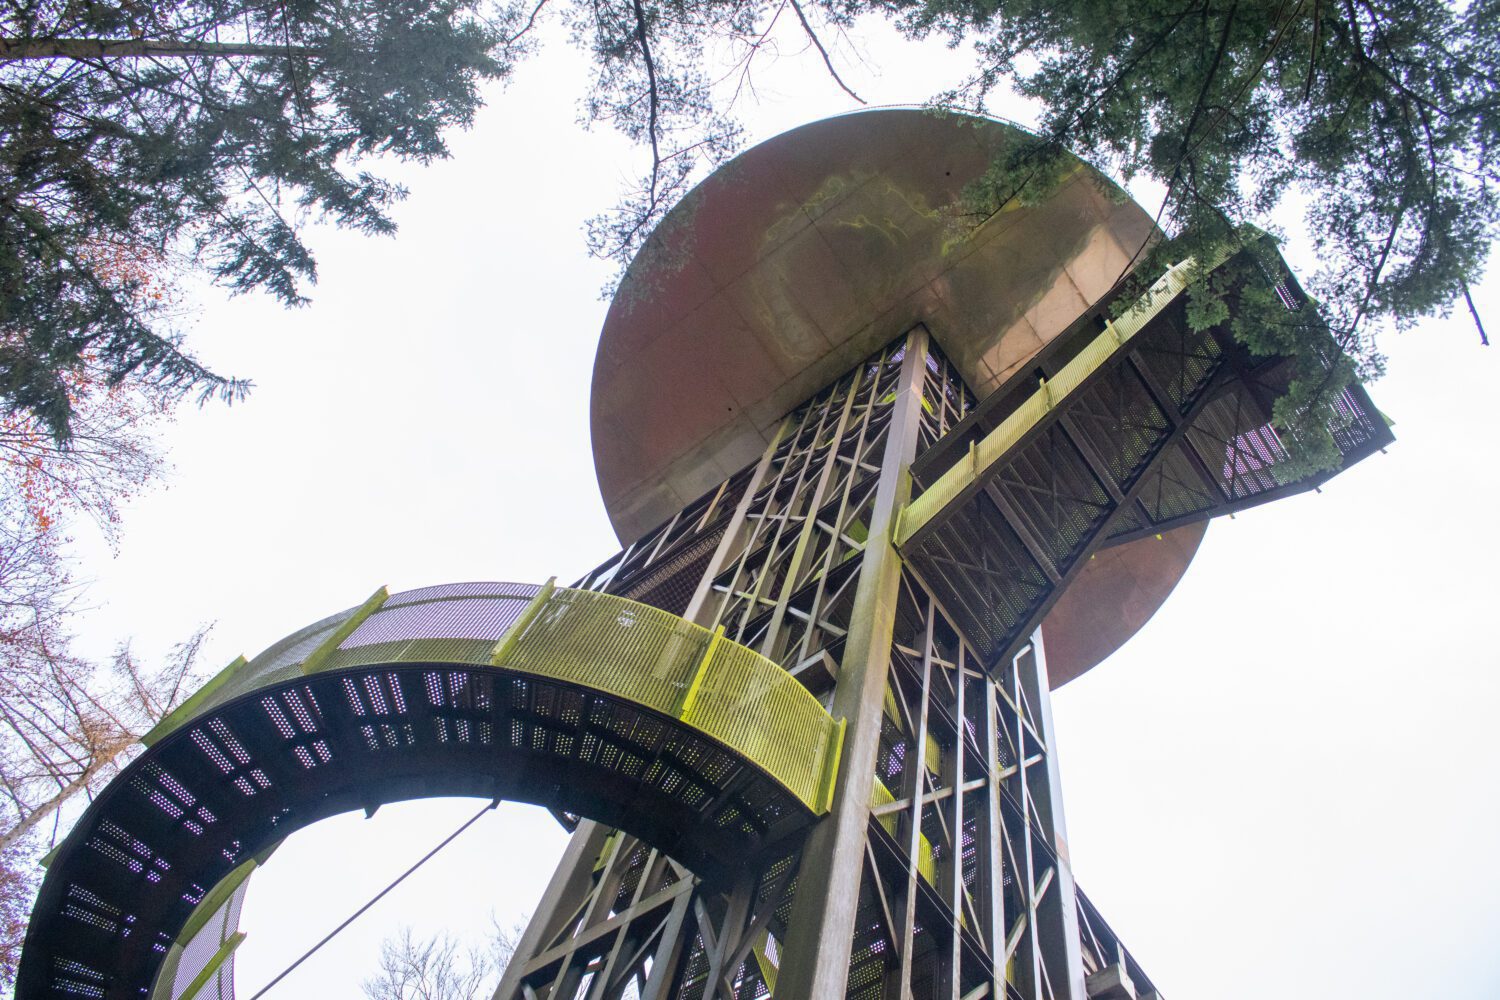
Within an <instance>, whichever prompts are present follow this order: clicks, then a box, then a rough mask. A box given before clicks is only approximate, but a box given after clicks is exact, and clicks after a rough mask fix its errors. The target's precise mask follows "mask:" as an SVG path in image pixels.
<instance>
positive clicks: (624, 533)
mask: <svg viewBox="0 0 1500 1000" xmlns="http://www.w3.org/2000/svg"><path fill="white" fill-rule="evenodd" d="M1019 135H1020V133H1019V132H1018V131H1017V130H1015V129H1014V128H1011V127H1010V126H1007V125H1004V124H1001V123H999V122H995V121H990V120H987V119H979V118H971V117H963V116H957V115H946V114H937V113H933V112H928V111H920V110H914V109H897V110H879V111H867V112H860V113H857V114H851V115H845V116H842V117H838V118H831V119H828V120H825V121H820V122H815V123H813V124H811V125H806V126H803V127H801V128H797V129H793V130H792V131H790V132H786V133H784V134H782V135H779V136H777V137H775V138H773V139H770V140H768V141H766V142H764V143H761V144H760V145H758V146H756V147H754V148H753V149H750V150H748V151H747V152H745V153H742V154H741V155H739V156H737V157H735V158H734V159H733V160H732V161H730V162H729V163H727V164H725V165H724V166H723V167H721V168H719V169H718V170H717V171H716V172H715V173H714V174H713V175H712V176H710V177H709V178H708V179H707V180H705V181H704V182H703V183H702V184H700V185H698V187H697V188H696V189H694V190H693V191H692V192H691V193H690V194H689V195H688V196H687V197H686V198H685V199H684V200H683V201H682V203H681V204H679V205H678V206H677V207H676V208H674V209H673V210H672V211H671V212H670V213H669V214H668V216H667V218H666V219H665V220H664V221H663V223H662V224H661V226H660V227H659V229H658V232H657V235H656V236H655V237H654V238H653V242H652V244H651V245H649V246H648V247H647V249H646V250H645V251H643V252H642V253H641V255H640V256H638V257H637V258H636V260H635V261H634V262H633V263H632V264H631V266H630V269H629V271H628V272H627V274H626V276H625V279H624V281H623V282H622V284H621V286H620V290H619V292H618V293H617V294H616V296H615V299H614V302H613V304H612V305H611V307H610V310H609V314H608V317H607V318H606V320H605V324H604V331H603V334H602V336H601V338H600V343H599V352H598V355H597V357H596V358H595V361H594V383H593V397H592V401H591V420H592V430H593V445H594V463H595V466H596V470H597V472H598V476H599V486H600V489H601V491H602V492H603V494H604V503H605V507H606V509H607V510H608V512H609V516H610V520H611V522H612V523H613V525H614V527H615V531H616V533H617V534H618V535H619V536H620V538H621V540H622V541H624V542H630V541H632V540H634V539H636V538H638V537H640V536H641V535H642V534H644V533H645V532H646V531H648V530H650V529H651V528H652V527H654V526H655V525H657V524H659V523H660V522H662V521H664V520H666V519H667V518H669V517H671V516H672V515H673V514H674V513H676V512H677V511H678V510H680V509H681V508H682V507H684V506H686V505H687V504H688V503H691V502H692V501H693V500H695V499H696V498H698V497H699V496H701V495H702V494H703V493H704V492H705V491H707V490H709V489H712V488H713V487H715V486H717V485H718V484H719V483H720V482H722V481H723V480H724V479H725V478H727V477H728V476H730V475H732V474H733V473H735V472H737V471H739V470H740V469H742V468H744V467H745V466H746V465H748V464H749V463H750V462H753V461H754V460H755V459H757V458H758V457H759V456H760V454H761V452H762V451H763V450H764V448H765V445H766V443H767V441H768V440H769V436H770V435H771V434H772V433H774V430H775V428H776V426H777V424H778V423H779V421H780V420H781V418H782V417H784V416H785V415H786V414H787V413H788V412H789V411H790V410H792V409H793V408H794V407H796V406H797V405H798V404H799V403H801V402H803V401H804V400H806V399H807V398H808V397H810V396H811V395H812V394H814V393H815V392H816V391H817V390H819V389H820V388H822V387H823V386H825V385H827V384H828V383H830V382H832V381H833V380H834V379H836V378H838V377H839V376H840V375H842V374H843V373H844V372H846V371H847V370H848V369H850V368H851V367H853V366H854V365H855V364H857V363H858V362H859V361H861V360H862V359H863V358H865V357H866V356H868V355H869V354H871V353H873V352H874V351H875V350H877V349H878V348H880V347H881V346H882V345H884V344H885V343H887V342H889V341H890V340H892V339H894V338H895V337H897V336H899V335H900V334H902V333H904V332H906V331H907V330H908V329H910V328H911V327H912V326H913V325H914V324H916V323H924V324H926V326H927V329H928V331H929V332H930V333H931V335H932V337H933V339H934V340H935V341H936V343H937V345H938V347H939V348H940V349H941V350H942V351H943V353H944V354H945V355H947V356H948V358H950V359H951V360H952V361H953V362H954V363H955V364H956V365H957V366H958V369H959V371H960V372H961V373H962V375H963V377H964V378H965V380H966V381H967V382H968V384H969V386H970V388H972V389H973V390H974V392H975V393H976V395H978V396H980V397H983V396H984V395H985V394H987V393H988V392H989V391H990V390H991V389H993V388H995V387H996V386H997V385H999V384H1000V383H1001V382H1002V381H1003V380H1004V379H1005V378H1007V377H1008V376H1009V375H1011V374H1012V373H1013V372H1015V371H1016V370H1017V369H1018V368H1019V367H1020V366H1021V365H1023V364H1025V363H1026V361H1027V360H1028V359H1030V358H1031V357H1032V356H1034V355H1035V354H1036V352H1037V351H1038V350H1040V349H1041V347H1042V346H1043V345H1044V344H1046V343H1047V341H1049V340H1051V339H1052V338H1054V337H1056V336H1057V335H1058V334H1060V333H1061V332H1062V331H1063V330H1065V329H1066V328H1067V327H1068V325H1069V324H1070V323H1072V322H1073V320H1075V319H1076V318H1077V317H1078V316H1079V315H1080V314H1081V313H1083V312H1084V311H1085V310H1087V309H1088V308H1089V307H1090V306H1091V305H1093V304H1094V303H1095V302H1096V301H1097V300H1098V299H1099V298H1101V297H1102V296H1103V295H1104V294H1105V293H1106V292H1107V291H1108V290H1109V289H1110V287H1111V286H1112V285H1113V284H1114V282H1115V281H1116V279H1118V278H1119V277H1120V275H1121V273H1122V272H1123V271H1124V270H1125V269H1126V267H1127V266H1129V263H1130V261H1131V260H1132V259H1133V257H1134V256H1135V254H1136V250H1137V249H1138V248H1139V247H1140V246H1141V243H1142V241H1144V240H1146V239H1147V238H1148V236H1149V234H1150V232H1151V227H1152V223H1151V219H1150V217H1149V216H1148V215H1147V214H1146V213H1145V212H1144V211H1142V210H1141V208H1140V207H1139V206H1137V205H1136V204H1135V203H1134V202H1132V201H1130V200H1129V199H1128V198H1126V197H1124V196H1123V194H1122V193H1121V192H1120V191H1119V190H1118V189H1115V188H1113V187H1112V186H1111V185H1110V184H1109V182H1108V181H1106V180H1104V179H1103V178H1102V177H1100V175H1098V174H1097V173H1096V172H1095V171H1093V170H1092V169H1091V168H1088V167H1086V166H1084V165H1082V164H1080V165H1079V169H1078V170H1077V172H1076V173H1075V174H1074V176H1073V177H1072V178H1070V179H1069V180H1068V181H1067V182H1066V183H1064V184H1063V185H1062V186H1061V187H1060V189H1059V190H1057V191H1056V192H1055V193H1054V194H1053V195H1052V196H1051V197H1050V198H1048V199H1046V200H1045V201H1044V202H1043V203H1041V204H1038V205H1028V206H1024V207H1023V206H1011V207H1008V208H1007V209H1006V210H1005V211H1003V212H1001V213H1000V214H999V215H997V216H996V217H994V218H993V219H991V220H989V221H988V222H986V223H985V224H984V225H983V226H982V227H981V228H979V229H978V230H977V231H972V232H967V233H964V232H961V231H959V230H958V229H957V227H956V226H955V224H954V220H953V215H952V213H951V207H952V206H953V205H954V204H955V202H956V200H957V199H958V197H959V196H960V194H961V192H962V191H963V189H964V187H965V186H966V185H967V184H968V183H970V182H971V181H973V180H975V179H976V178H977V177H979V176H980V175H981V174H982V173H983V172H984V170H985V169H986V167H987V166H988V165H989V164H990V163H991V162H992V161H993V159H994V157H995V155H996V153H997V152H999V151H1000V150H1002V149H1003V148H1004V147H1005V146H1006V144H1007V143H1011V142H1014V141H1015V140H1016V139H1017V137H1018V136H1019ZM1196 534H1201V530H1200V531H1199V532H1197V533H1195V535H1196ZM1181 548H1182V547H1181V546H1177V547H1174V549H1173V551H1174V553H1176V555H1174V556H1173V557H1172V559H1171V561H1172V563H1173V564H1174V571H1172V572H1170V573H1169V574H1168V575H1169V576H1170V577H1171V579H1172V581H1173V582H1175V580H1176V578H1177V577H1178V576H1180V575H1181V570H1182V569H1183V568H1185V566H1186V558H1191V555H1192V549H1194V548H1196V544H1194V545H1191V546H1188V547H1187V552H1186V558H1184V557H1183V555H1182V553H1181ZM1163 555H1164V556H1165V555H1166V553H1165V552H1164V553H1163ZM1157 575H1158V576H1159V575H1160V574H1157ZM1114 589H1118V588H1114ZM1167 589H1168V590H1169V589H1170V587H1168V588H1167ZM1159 596H1160V598H1164V597H1165V596H1166V594H1165V592H1161V593H1160V595H1159ZM1139 603H1140V602H1139V601H1136V602H1135V604H1137V605H1139ZM1159 603H1160V601H1159V599H1156V600H1153V601H1151V602H1150V604H1151V606H1150V610H1149V611H1147V612H1146V613H1145V617H1149V616H1150V612H1151V611H1154V610H1155V607H1156V605H1157V604H1159ZM1140 610H1141V609H1139V608H1137V610H1136V611H1135V613H1134V614H1133V615H1132V616H1131V617H1134V618H1138V619H1139V620H1137V621H1135V622H1134V624H1133V625H1130V626H1129V627H1128V629H1123V630H1122V629H1121V628H1120V626H1119V625H1116V626H1115V627H1114V629H1113V630H1112V631H1114V632H1122V631H1123V634H1120V635H1119V636H1118V639H1119V641H1124V639H1125V638H1128V636H1129V635H1130V634H1132V633H1133V632H1134V631H1135V629H1136V628H1138V627H1139V625H1140V624H1141V623H1143V622H1144V621H1145V617H1140ZM1073 617H1074V619H1075V623H1076V620H1077V619H1078V618H1079V616H1078V615H1076V614H1075V615H1074V616H1073ZM1121 624H1123V623H1121ZM1108 645H1109V647H1110V648H1113V646H1114V645H1117V643H1108ZM1089 665H1092V664H1089ZM1057 666H1067V665H1063V664H1059V665H1057ZM1071 666H1072V668H1074V669H1072V670H1070V671H1069V672H1070V673H1071V672H1081V669H1086V666H1085V667H1081V668H1080V667H1079V665H1076V664H1075V665H1071Z"/></svg>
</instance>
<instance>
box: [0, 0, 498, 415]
mask: <svg viewBox="0 0 1500 1000" xmlns="http://www.w3.org/2000/svg"><path fill="white" fill-rule="evenodd" d="M489 13H490V14H491V15H492V16H491V17H490V18H489V19H486V18H484V17H481V16H480V13H479V12H478V10H477V9H476V0H285V2H274V3H261V2H257V0H186V2H178V3H159V4H144V3H136V2H134V0H125V2H121V3H99V2H94V0H27V2H24V3H22V4H19V5H13V6H10V7H9V8H8V11H7V12H6V13H4V14H0V397H3V398H4V401H5V405H6V407H7V408H8V409H9V411H10V412H11V413H24V414H29V415H32V416H35V417H37V418H39V419H40V420H42V421H43V422H44V423H45V424H46V426H47V427H48V428H49V429H50V430H51V431H52V433H53V434H55V435H56V436H57V437H58V438H59V439H66V438H67V436H68V434H69V427H70V404H69V397H68V393H67V374H68V372H70V371H74V370H76V369H78V368H79V367H80V365H81V364H82V359H83V358H84V357H85V356H86V355H87V356H89V357H90V358H91V359H92V361H91V363H92V364H95V365H99V366H102V367H103V369H104V371H105V372H106V373H107V375H108V377H109V378H110V379H111V380H113V381H115V382H120V381H123V380H125V379H126V378H127V377H134V378H137V379H145V380H147V381H149V382H151V383H153V384H154V385H155V386H156V388H157V389H159V390H162V391H165V392H169V393H176V394H181V393H185V392H189V391H197V392H199V393H203V394H206V395H213V394H217V395H221V396H224V397H226V398H231V399H232V398H234V397H237V396H239V395H241V394H243V392H244V391H245V389H246V388H247V384H246V383H244V382H241V381H238V380H235V379H232V378H226V377H224V376H221V375H219V374H217V373H215V372H213V371H210V370H209V369H207V368H206V367H204V366H203V365H201V364H199V363H198V362H197V361H195V360H194V359H193V357H192V356H191V355H190V354H189V353H187V352H186V351H185V350H184V349H183V347H182V345H181V342H180V340H181V338H180V336H179V335H178V334H177V332H176V331H175V330H174V328H173V325H172V322H171V320H172V316H171V315H170V314H169V313H167V312H165V311H164V310H163V309H162V308H161V307H160V305H159V303H158V302H157V301H156V300H154V299H152V298H151V297H150V296H143V295H142V294H140V293H141V285H140V279H139V278H138V277H136V276H132V275H130V274H128V273H126V274H122V273H121V272H120V270H119V269H113V270H111V269H108V268H101V267H99V266H98V263H97V262H98V260H99V259H100V258H101V257H102V258H106V259H107V258H110V257H113V256H116V255H118V253H120V252H121V251H122V249H124V250H126V251H128V252H130V253H132V254H134V255H136V256H140V255H155V256H157V257H159V258H161V259H168V258H170V257H171V256H172V255H185V256H186V257H187V258H188V259H189V260H190V261H191V262H192V263H194V264H196V265H201V266H204V267H206V268H207V270H208V271H209V273H210V274H211V275H212V276H213V277H214V279H216V280H217V281H218V282H219V283H220V284H222V285H224V286H226V287H228V288H229V289H230V290H231V291H232V292H236V293H238V292H245V291H250V290H253V289H264V290H266V291H268V292H270V293H271V294H273V295H275V296H276V297H277V298H278V299H280V300H281V301H282V302H284V303H286V304H288V305H296V304H300V303H302V302H304V301H306V300H305V297H304V288H305V286H306V284H308V283H310V282H313V281H315V280H316V277H317V271H316V267H315V264H314V261H313V258H312V255H311V254H310V253H309V251H308V249H307V247H306V246H305V245H304V244H303V242H302V240H301V238H300V237H299V235H298V225H299V223H300V222H302V221H304V220H306V219H308V218H326V219H330V220H332V221H334V222H336V223H337V224H339V225H341V226H345V227H349V228H352V229H355V230H359V231H363V232H368V233H389V232H392V231H393V230H394V228H395V227H394V224H393V223H392V221H391V219H390V216H389V214H388V211H389V209H390V206H391V205H392V203H393V202H395V201H397V200H398V199H399V198H401V197H402V195H403V194H404V192H403V191H402V190H401V189H400V188H399V187H398V186H396V185H393V184H391V183H389V182H388V181H385V180H383V179H381V178H380V177H378V176H375V175H374V174H372V173H370V172H368V171H365V170H362V169H360V168H359V164H360V161H362V160H364V159H367V158H370V157H375V156H381V155H391V156H395V157H399V158H403V159H410V160H416V161H419V162H426V161H429V160H432V159H434V158H438V157H443V156H445V155H447V147H446V145H445V144H444V140H443V131H444V130H445V129H446V128H449V127H452V126H455V125H456V126H466V125H468V124H469V123H470V122H471V121H472V120H473V116H474V113H475V111H476V110H477V109H478V107H479V105H480V85H481V84H482V82H483V81H485V80H488V79H492V78H495V77H499V76H502V75H504V74H505V73H506V72H507V71H508V69H509V62H508V61H507V60H508V58H509V56H508V53H510V52H511V51H512V42H513V40H512V39H511V38H510V36H509V35H508V34H507V33H506V32H507V29H508V26H509V19H508V16H507V14H506V12H505V11H503V10H502V11H500V12H498V13H496V12H495V11H489Z"/></svg>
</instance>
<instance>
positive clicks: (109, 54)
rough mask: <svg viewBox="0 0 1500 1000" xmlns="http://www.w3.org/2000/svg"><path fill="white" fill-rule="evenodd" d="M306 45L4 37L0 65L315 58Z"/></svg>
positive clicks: (316, 52) (316, 51) (313, 49)
mask: <svg viewBox="0 0 1500 1000" xmlns="http://www.w3.org/2000/svg"><path fill="white" fill-rule="evenodd" d="M321 54H322V50H321V49H319V48H316V47H314V46H309V45H252V44H249V43H239V42H176V41H171V42H164V41H156V40H153V39H147V38H119V39H116V38H4V37H0V62H20V61H22V60H26V59H140V58H153V57H154V58H167V59H191V58H194V57H199V56H203V57H208V58H233V57H253V56H317V55H321Z"/></svg>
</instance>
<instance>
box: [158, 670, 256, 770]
mask: <svg viewBox="0 0 1500 1000" xmlns="http://www.w3.org/2000/svg"><path fill="white" fill-rule="evenodd" d="M249 662H250V661H249V660H247V659H245V658H244V657H243V656H237V657H235V658H234V662H233V663H231V664H229V666H227V667H225V668H224V669H223V670H220V671H219V672H218V673H216V674H214V675H213V676H212V677H210V678H209V679H208V681H207V682H206V683H205V684H204V685H203V686H202V687H201V688H199V689H198V690H196V691H194V692H193V693H192V694H190V695H188V696H187V698H186V699H184V700H183V702H182V704H181V705H178V706H177V707H176V708H174V709H172V711H170V712H168V713H167V714H166V715H164V716H162V717H161V719H160V720H159V721H158V722H157V723H156V725H154V726H152V727H151V728H150V730H148V731H147V732H146V735H144V736H142V737H141V746H144V747H149V746H151V745H152V744H154V743H156V741H157V740H160V739H161V738H162V737H163V736H166V735H167V734H169V733H172V732H174V731H176V730H177V729H178V728H179V727H181V726H182V725H183V723H185V722H187V721H188V720H189V719H191V718H193V716H195V715H197V714H198V711H199V710H200V709H201V708H202V707H203V706H204V704H205V703H206V702H207V701H208V700H209V698H211V697H213V695H214V693H215V692H217V691H218V690H219V689H220V688H222V687H223V686H224V685H225V684H228V683H229V680H230V678H232V677H235V676H237V675H238V674H239V672H240V671H241V670H243V669H244V668H245V666H246V665H247V664H249Z"/></svg>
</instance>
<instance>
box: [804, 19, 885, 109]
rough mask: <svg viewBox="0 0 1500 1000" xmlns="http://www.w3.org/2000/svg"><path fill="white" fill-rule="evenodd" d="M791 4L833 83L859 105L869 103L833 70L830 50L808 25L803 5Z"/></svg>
mask: <svg viewBox="0 0 1500 1000" xmlns="http://www.w3.org/2000/svg"><path fill="white" fill-rule="evenodd" d="M789 2H790V3H791V5H792V10H795V11H796V12H797V20H799V21H801V22H802V30H803V31H805V32H807V37H808V38H809V39H810V40H811V41H812V43H813V44H814V45H815V46H817V48H818V54H819V55H821V56H822V57H823V65H825V66H827V67H828V75H829V76H831V77H833V82H834V83H836V84H838V85H839V88H840V89H841V90H843V92H844V93H846V94H848V95H849V96H850V97H852V98H854V99H855V100H856V101H858V102H859V103H861V104H866V103H868V102H867V101H866V100H865V99H864V98H863V97H860V96H859V95H858V94H856V93H855V92H854V91H853V90H851V89H849V85H848V84H847V83H845V82H844V80H843V77H841V76H839V71H838V70H836V69H834V68H833V60H832V59H830V58H829V57H828V50H827V49H825V48H824V47H823V41H822V39H820V38H818V33H817V32H816V31H814V30H813V26H812V25H811V24H809V23H808V21H807V15H806V14H804V13H803V12H802V5H801V4H800V3H798V2H797V0H789Z"/></svg>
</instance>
